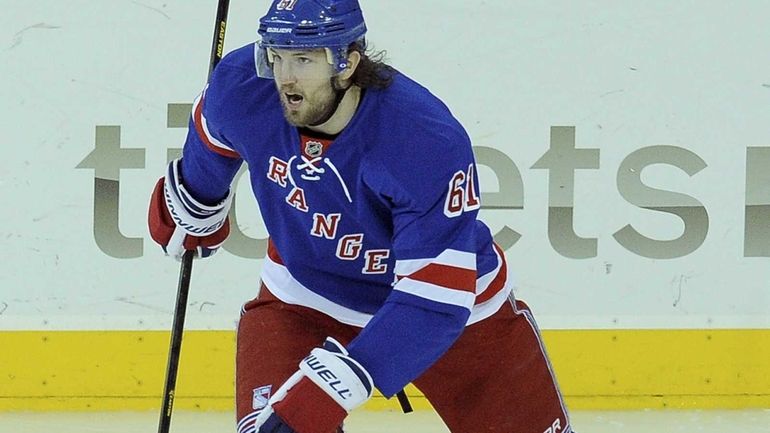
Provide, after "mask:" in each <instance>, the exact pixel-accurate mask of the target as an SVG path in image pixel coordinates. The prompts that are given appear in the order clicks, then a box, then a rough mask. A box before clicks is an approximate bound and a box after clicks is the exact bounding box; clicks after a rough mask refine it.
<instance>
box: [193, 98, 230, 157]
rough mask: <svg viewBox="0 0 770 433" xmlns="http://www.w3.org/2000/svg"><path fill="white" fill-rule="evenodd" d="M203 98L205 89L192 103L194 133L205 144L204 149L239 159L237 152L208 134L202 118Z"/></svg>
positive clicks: (206, 124) (206, 125)
mask: <svg viewBox="0 0 770 433" xmlns="http://www.w3.org/2000/svg"><path fill="white" fill-rule="evenodd" d="M205 98H206V89H203V92H201V94H200V95H198V97H197V98H195V101H194V102H193V109H192V115H193V124H194V125H195V131H196V132H198V137H200V139H201V140H202V141H203V143H205V144H206V147H208V148H209V149H211V150H212V151H213V152H215V153H217V154H219V155H222V156H226V157H228V158H240V155H238V152H236V151H235V150H233V148H232V147H230V146H228V145H226V144H224V143H222V141H220V140H218V139H217V138H216V137H214V136H213V135H211V132H209V127H208V123H207V122H206V118H205V117H204V116H203V100H204V99H205Z"/></svg>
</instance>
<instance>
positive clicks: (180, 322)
mask: <svg viewBox="0 0 770 433" xmlns="http://www.w3.org/2000/svg"><path fill="white" fill-rule="evenodd" d="M229 8H230V0H219V2H218V4H217V17H216V20H215V21H214V37H213V40H212V42H211V57H210V59H209V71H208V77H209V78H210V77H211V73H212V72H213V71H214V67H215V66H216V65H217V63H219V61H220V60H221V59H222V55H223V53H224V45H225V29H226V28H227V11H228V9H229ZM194 257H195V252H194V251H185V253H184V255H183V256H182V266H181V268H180V269H179V287H178V289H177V296H176V307H175V308H174V324H173V325H172V327H171V343H170V347H169V351H168V365H167V366H166V385H165V388H164V390H163V406H162V407H161V410H160V422H159V423H158V433H168V431H169V428H170V427H171V412H172V411H173V409H174V397H175V394H176V377H177V371H178V370H179V357H180V355H181V353H182V333H183V331H184V318H185V314H186V312H187V295H188V293H189V292H190V277H191V275H192V264H193V258H194Z"/></svg>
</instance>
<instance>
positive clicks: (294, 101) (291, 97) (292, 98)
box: [284, 93, 305, 107]
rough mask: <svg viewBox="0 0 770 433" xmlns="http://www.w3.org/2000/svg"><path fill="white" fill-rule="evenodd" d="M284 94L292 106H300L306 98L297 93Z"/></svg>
mask: <svg viewBox="0 0 770 433" xmlns="http://www.w3.org/2000/svg"><path fill="white" fill-rule="evenodd" d="M284 96H285V97H286V102H287V103H288V104H289V105H290V106H292V107H298V106H299V105H300V104H302V101H303V100H304V99H305V98H304V97H303V96H302V95H300V94H297V93H284Z"/></svg>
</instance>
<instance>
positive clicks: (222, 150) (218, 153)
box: [182, 58, 242, 203]
mask: <svg viewBox="0 0 770 433" xmlns="http://www.w3.org/2000/svg"><path fill="white" fill-rule="evenodd" d="M226 62H227V58H225V59H223V60H222V62H221V63H220V65H219V66H218V67H217V68H216V69H215V71H214V74H212V76H211V79H210V81H209V83H208V84H207V85H206V87H205V88H204V89H203V91H202V92H201V94H200V95H198V97H197V98H196V99H195V101H194V103H193V108H192V112H191V114H190V120H189V125H188V131H187V138H186V140H185V143H184V148H183V153H182V177H183V182H184V185H185V187H187V189H188V190H189V191H190V192H191V194H192V195H193V196H194V197H195V198H196V199H198V200H200V201H202V202H204V203H206V202H211V203H215V202H217V201H219V200H221V199H222V197H224V196H226V195H227V192H228V190H229V189H230V184H231V182H232V180H233V178H234V177H235V174H236V172H237V171H238V169H239V168H240V166H241V163H242V159H241V156H240V154H239V152H238V151H237V150H236V149H237V147H236V145H235V144H233V143H231V142H230V141H229V140H228V129H229V128H231V127H232V126H231V124H232V122H230V121H229V119H231V118H233V117H237V113H233V111H234V110H235V109H237V106H236V105H237V104H232V103H230V101H229V99H231V98H230V97H229V94H230V93H232V92H233V88H234V87H237V84H238V75H239V73H240V70H237V69H236V70H232V68H230V67H228V65H227V63H226Z"/></svg>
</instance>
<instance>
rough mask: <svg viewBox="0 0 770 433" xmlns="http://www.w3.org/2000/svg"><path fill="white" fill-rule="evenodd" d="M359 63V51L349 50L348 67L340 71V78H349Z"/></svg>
mask: <svg viewBox="0 0 770 433" xmlns="http://www.w3.org/2000/svg"><path fill="white" fill-rule="evenodd" d="M360 63H361V53H360V52H359V51H358V50H350V52H349V53H348V67H347V68H345V70H344V71H342V72H340V79H343V80H349V79H350V77H352V76H353V74H354V73H355V72H356V68H358V65H359V64H360Z"/></svg>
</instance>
